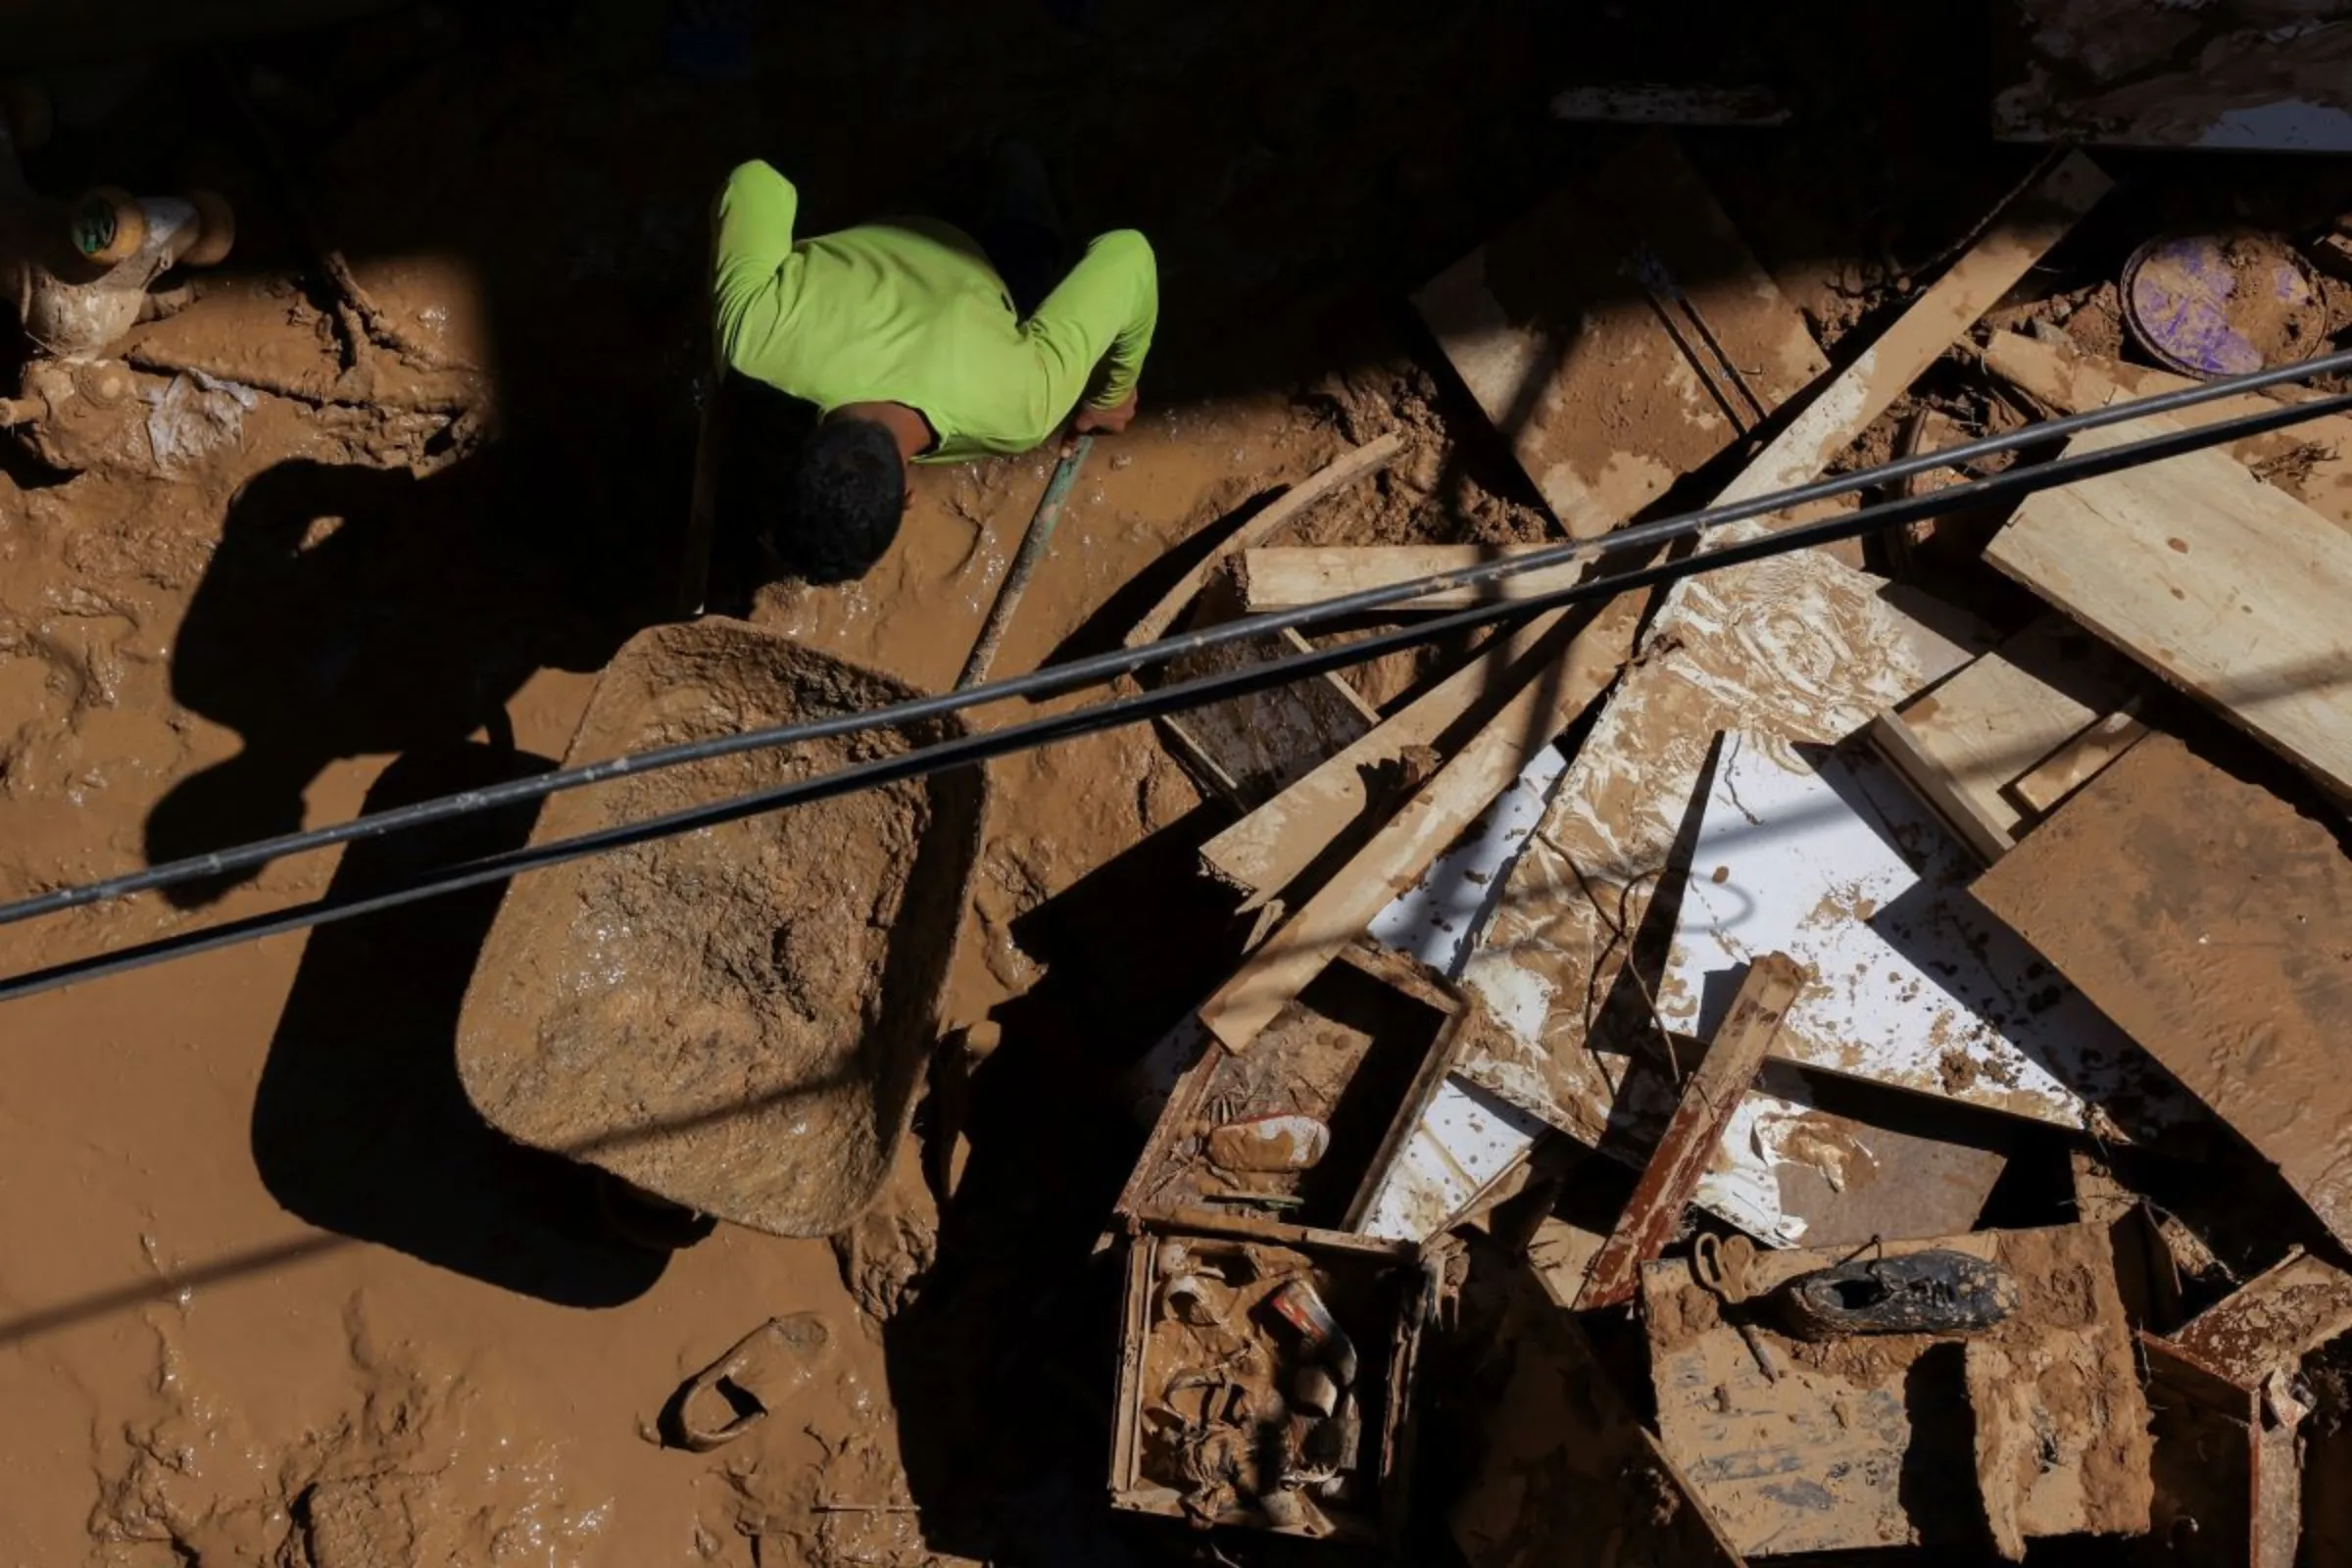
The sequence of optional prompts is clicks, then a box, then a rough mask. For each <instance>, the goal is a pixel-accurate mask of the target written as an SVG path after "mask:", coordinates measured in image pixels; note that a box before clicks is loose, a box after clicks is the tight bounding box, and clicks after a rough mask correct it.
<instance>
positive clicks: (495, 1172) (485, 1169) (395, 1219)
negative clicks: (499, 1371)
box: [252, 741, 667, 1306]
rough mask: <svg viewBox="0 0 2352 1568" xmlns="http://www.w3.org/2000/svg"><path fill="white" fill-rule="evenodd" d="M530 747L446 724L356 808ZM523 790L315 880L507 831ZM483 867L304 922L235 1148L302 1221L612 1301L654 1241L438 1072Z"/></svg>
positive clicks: (439, 783) (348, 877)
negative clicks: (372, 908)
mask: <svg viewBox="0 0 2352 1568" xmlns="http://www.w3.org/2000/svg"><path fill="white" fill-rule="evenodd" d="M550 765H551V764H549V763H548V762H547V760H545V759H543V758H537V757H532V756H529V755H528V754H523V753H516V752H515V751H512V750H510V749H507V748H502V747H494V746H484V745H480V744H475V743H467V742H463V741H461V742H455V743H450V744H445V745H441V746H437V747H433V748H430V749H426V750H421V751H417V752H412V753H410V754H409V755H407V756H405V757H403V758H401V759H400V760H398V761H396V762H394V763H393V764H392V765H391V766H390V767H388V768H386V769H385V770H384V773H383V776H382V777H381V778H380V779H378V780H377V781H376V785H375V787H374V788H373V789H372V790H370V791H369V792H368V802H367V806H368V809H369V810H371V811H373V810H382V809H389V808H392V807H396V806H402V805H407V804H409V803H411V802H413V801H418V800H425V799H428V798H430V797H432V796H435V795H443V794H448V793H450V792H452V791H455V790H464V789H475V788H481V787H483V786H486V785H490V784H495V783H499V782H502V781H504V780H507V779H511V778H517V777H521V776H523V775H525V774H530V773H537V772H543V771H545V770H546V769H547V768H548V767H549V766H550ZM537 814H538V809H537V806H536V805H535V804H534V803H525V804H523V805H520V806H516V807H508V808H505V809H500V810H496V811H488V812H477V813H475V814H474V815H471V816H466V817H460V818H458V819H456V820H454V821H451V822H447V823H437V824H434V825H432V826H430V827H426V828H423V829H419V830H417V831H413V832H409V833H404V834H397V835H393V836H391V837H388V838H384V839H370V840H367V841H365V842H362V843H359V844H355V845H353V846H352V847H351V848H350V849H349V850H348V851H347V852H346V853H345V855H344V858H343V862H342V864H341V865H340V867H338V869H337V871H336V873H335V879H334V884H333V887H332V889H331V890H330V893H331V895H341V894H345V893H357V892H361V891H364V890H368V889H380V888H384V887H387V886H390V885H393V884H395V883H398V882H402V881H406V880H408V879H409V878H411V877H413V876H415V875H417V874H419V873H421V872H422V871H424V870H425V869H427V868H428V867H430V866H434V865H439V864H445V863H448V862H450V861H452V860H456V859H471V858H475V857H478V856H483V855H491V854H496V853H498V852H500V851H502V850H508V849H513V848H515V847H517V846H519V845H521V844H522V843H523V842H524V841H525V840H527V839H528V838H529V836H530V831H531V824H532V822H533V821H534V820H535V819H536V817H537ZM504 891H505V885H504V884H503V883H501V884H496V885H493V886H489V887H481V888H468V889H466V890H464V891H462V892H459V893H453V894H448V895H445V896H443V897H441V898H437V899H427V900H423V901H421V902H418V903H416V904H410V905H404V906H402V907H398V908H393V909H387V910H384V911H383V912H381V913H377V914H369V915H363V916H361V917H359V918H356V919H352V920H347V921H343V922H340V923H337V924H332V925H324V926H320V927H318V928H317V929H316V930H314V931H313V932H312V933H311V937H310V946H309V947H308V948H307V949H306V950H305V952H304V954H303V958H302V967H301V968H300V969H299V970H298V971H297V972H296V974H295V977H294V988H293V990H292V992H291V993H290V994H289V995H288V997H287V999H286V1007H285V1011H284V1013H283V1014H282V1015H281V1016H280V1018H279V1020H278V1026H277V1033H276V1035H275V1036H274V1037H273V1038H272V1039H271V1041H270V1054H269V1057H268V1059H267V1061H266V1062H265V1063H264V1064H263V1067H262V1080H261V1085H260V1088H259V1090H258V1092H257V1094H256V1096H255V1100H254V1108H253V1131H252V1138H253V1157H254V1164H255V1166H256V1167H257V1168H258V1170H259V1171H260V1174H261V1177H262V1181H263V1184H264V1185H265V1186H267V1187H268V1188H269V1190H270V1196H271V1197H273V1198H275V1199H276V1200H277V1201H279V1202H280V1203H282V1204H284V1205H285V1206H286V1208H287V1209H289V1210H291V1211H292V1212H293V1213H295V1214H297V1215H299V1216H300V1217H301V1218H303V1219H305V1220H307V1221H309V1222H310V1223H311V1224H313V1225H317V1226H320V1227H322V1228H324V1229H327V1230H331V1231H337V1232H340V1233H342V1234H343V1235H346V1236H352V1237H356V1238H359V1239H361V1240H364V1241H369V1242H375V1243H379V1244H381V1245H383V1246H386V1247H391V1248H396V1249H398V1250H401V1251H404V1252H407V1253H409V1254H410V1255H412V1256H414V1257H417V1258H420V1259H422V1260H423V1261H425V1262H428V1263H433V1264H437V1265H439V1266H440V1267H443V1268H447V1269H454V1270H456V1271H457V1272H459V1273H462V1274H469V1275H472V1276H473V1277H474V1278H476V1279H480V1280H485V1281H487V1282H489V1283H490V1284H493V1285H497V1286H501V1287H503V1288H505V1289H507V1290H511V1291H516V1292H520V1293H522V1294H524V1295H528V1296H535V1297H539V1298H541V1299H546V1300H551V1301H556V1302H559V1303H562V1304H564V1305H568V1306H610V1305H614V1304H617V1303H618V1302H621V1301H625V1300H628V1299H632V1298H634V1297H636V1296H638V1295H640V1294H642V1293H643V1292H644V1291H645V1290H646V1289H648V1288H649V1287H650V1286H651V1285H652V1284H653V1283H654V1281H655V1280H656V1279H657V1278H659V1277H660V1275H661V1273H662V1267H663V1264H664V1262H665V1261H666V1255H667V1254H665V1253H661V1252H656V1251H649V1250H644V1249H641V1248H637V1247H633V1246H631V1245H629V1244H627V1243H625V1242H623V1241H621V1240H619V1239H618V1238H617V1237H615V1236H613V1234H612V1233H610V1232H609V1231H608V1230H607V1229H606V1228H605V1227H604V1226H603V1225H602V1224H601V1222H600V1218H599V1203H598V1186H599V1182H600V1178H599V1177H598V1176H597V1174H596V1173H595V1172H594V1171H593V1170H592V1169H591V1168H590V1167H588V1166H586V1165H582V1164H578V1163H575V1162H574V1161H572V1160H569V1159H565V1158H564V1157H563V1156H561V1155H558V1154H551V1153H547V1152H542V1151H538V1150H533V1149H525V1148H523V1147H521V1146H520V1145H517V1144H515V1143H511V1142H510V1141H508V1140H507V1139H506V1138H504V1137H503V1136H501V1135H500V1134H499V1133H498V1132H496V1131H495V1130H494V1129H492V1128H491V1127H490V1126H489V1125H488V1124H486V1123H485V1122H484V1121H483V1120H482V1119H481V1117H480V1116H479V1115H478V1114H477V1113H476V1112H475V1110H474V1108H473V1106H472V1104H471V1103H469V1102H468V1101H467V1100H466V1092H465V1088H464V1086H463V1085H462V1084H461V1083H460V1082H459V1079H458V1066H457V1054H456V1050H457V1031H458V1016H459V1011H460V1008H461V1007H462V1005H464V1002H465V997H466V985H467V983H468V982H469V981H470V980H471V978H472V976H473V966H474V961H475V958H476V956H478V954H479V953H480V950H481V945H482V942H483V940H484V938H486V937H487V936H488V934H489V931H490V925H491V922H492V921H493V920H494V919H495V918H496V917H497V914H498V906H499V900H500V898H501V896H502V895H503V893H504Z"/></svg>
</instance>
